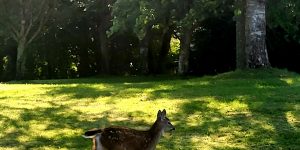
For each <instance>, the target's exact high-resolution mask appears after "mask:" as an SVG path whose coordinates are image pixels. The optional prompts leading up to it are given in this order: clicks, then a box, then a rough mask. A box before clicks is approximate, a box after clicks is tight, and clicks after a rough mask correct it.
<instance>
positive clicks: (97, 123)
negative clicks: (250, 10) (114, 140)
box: [0, 69, 300, 150]
mask: <svg viewBox="0 0 300 150" xmlns="http://www.w3.org/2000/svg"><path fill="white" fill-rule="evenodd" d="M0 89H1V90H2V93H1V95H0V108H1V111H0V116H1V120H0V130H1V132H0V141H1V142H0V149H33V150H37V149H49V150H56V149H89V148H90V147H91V141H90V140H87V139H84V138H82V137H81V134H83V133H84V131H86V130H88V129H91V128H97V127H107V126H110V125H118V126H128V127H132V128H136V129H147V128H149V126H150V125H151V124H152V123H153V121H154V120H155V117H156V112H157V110H158V109H163V108H165V109H166V110H167V115H168V117H169V118H170V120H171V122H172V123H173V124H174V125H175V127H176V131H175V132H173V133H172V135H168V134H165V135H164V137H163V138H162V139H161V140H160V142H159V144H158V149H160V150H170V149H174V150H175V149H184V150H194V149H242V150H246V149H299V148H300V147H299V142H300V126H299V121H300V116H299V114H300V101H299V97H300V94H299V90H300V76H299V75H298V74H294V73H290V72H287V71H283V70H276V69H270V70H248V71H245V72H242V71H236V72H229V73H225V74H221V75H218V76H207V77H203V78H189V79H179V78H175V77H167V76H165V77H163V76H162V77H122V78H121V77H103V78H90V79H80V80H79V79H76V80H75V79H73V80H44V81H41V80H40V81H23V82H10V83H9V84H0Z"/></svg>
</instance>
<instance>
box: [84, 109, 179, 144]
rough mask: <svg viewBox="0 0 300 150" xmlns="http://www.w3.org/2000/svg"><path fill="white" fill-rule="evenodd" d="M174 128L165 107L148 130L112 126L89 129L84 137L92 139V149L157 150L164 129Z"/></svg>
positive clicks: (171, 129) (170, 129)
mask: <svg viewBox="0 0 300 150" xmlns="http://www.w3.org/2000/svg"><path fill="white" fill-rule="evenodd" d="M173 130H175V127H174V126H173V125H172V124H171V122H170V120H169V119H168V118H167V116H166V110H165V109H164V110H163V111H161V110H159V111H158V112H157V118H156V121H155V122H154V124H153V125H152V126H151V128H150V129H148V130H145V131H140V130H135V129H131V128H127V127H120V126H112V127H107V128H103V129H92V130H88V131H86V132H85V133H84V135H83V137H84V138H90V139H92V141H93V146H92V150H155V149H156V145H157V144H158V142H159V139H160V138H161V136H162V134H163V133H164V131H173Z"/></svg>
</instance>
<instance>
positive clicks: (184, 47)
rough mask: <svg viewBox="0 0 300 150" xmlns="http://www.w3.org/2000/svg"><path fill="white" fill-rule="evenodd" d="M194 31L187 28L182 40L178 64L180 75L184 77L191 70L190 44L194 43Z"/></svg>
mask: <svg viewBox="0 0 300 150" xmlns="http://www.w3.org/2000/svg"><path fill="white" fill-rule="evenodd" d="M192 35H193V30H192V28H191V27H190V28H185V29H184V30H183V34H182V36H181V38H180V52H179V62H178V73H179V74H181V75H183V74H186V73H187V72H188V69H189V55H190V44H191V42H192Z"/></svg>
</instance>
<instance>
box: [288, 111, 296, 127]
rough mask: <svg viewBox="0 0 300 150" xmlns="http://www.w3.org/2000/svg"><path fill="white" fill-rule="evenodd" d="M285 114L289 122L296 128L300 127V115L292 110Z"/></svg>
mask: <svg viewBox="0 0 300 150" xmlns="http://www.w3.org/2000/svg"><path fill="white" fill-rule="evenodd" d="M285 116H286V119H287V121H288V123H289V124H290V125H291V126H293V127H294V128H297V127H299V125H300V118H299V116H300V115H299V116H297V115H296V114H294V113H293V112H291V111H288V112H286V113H285Z"/></svg>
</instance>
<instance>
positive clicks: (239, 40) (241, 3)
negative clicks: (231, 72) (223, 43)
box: [235, 0, 247, 69]
mask: <svg viewBox="0 0 300 150" xmlns="http://www.w3.org/2000/svg"><path fill="white" fill-rule="evenodd" d="M245 5H246V1H245V0H236V1H235V6H236V8H235V10H236V11H235V19H236V68H237V69H246V68H247V59H246V50H245Z"/></svg>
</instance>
